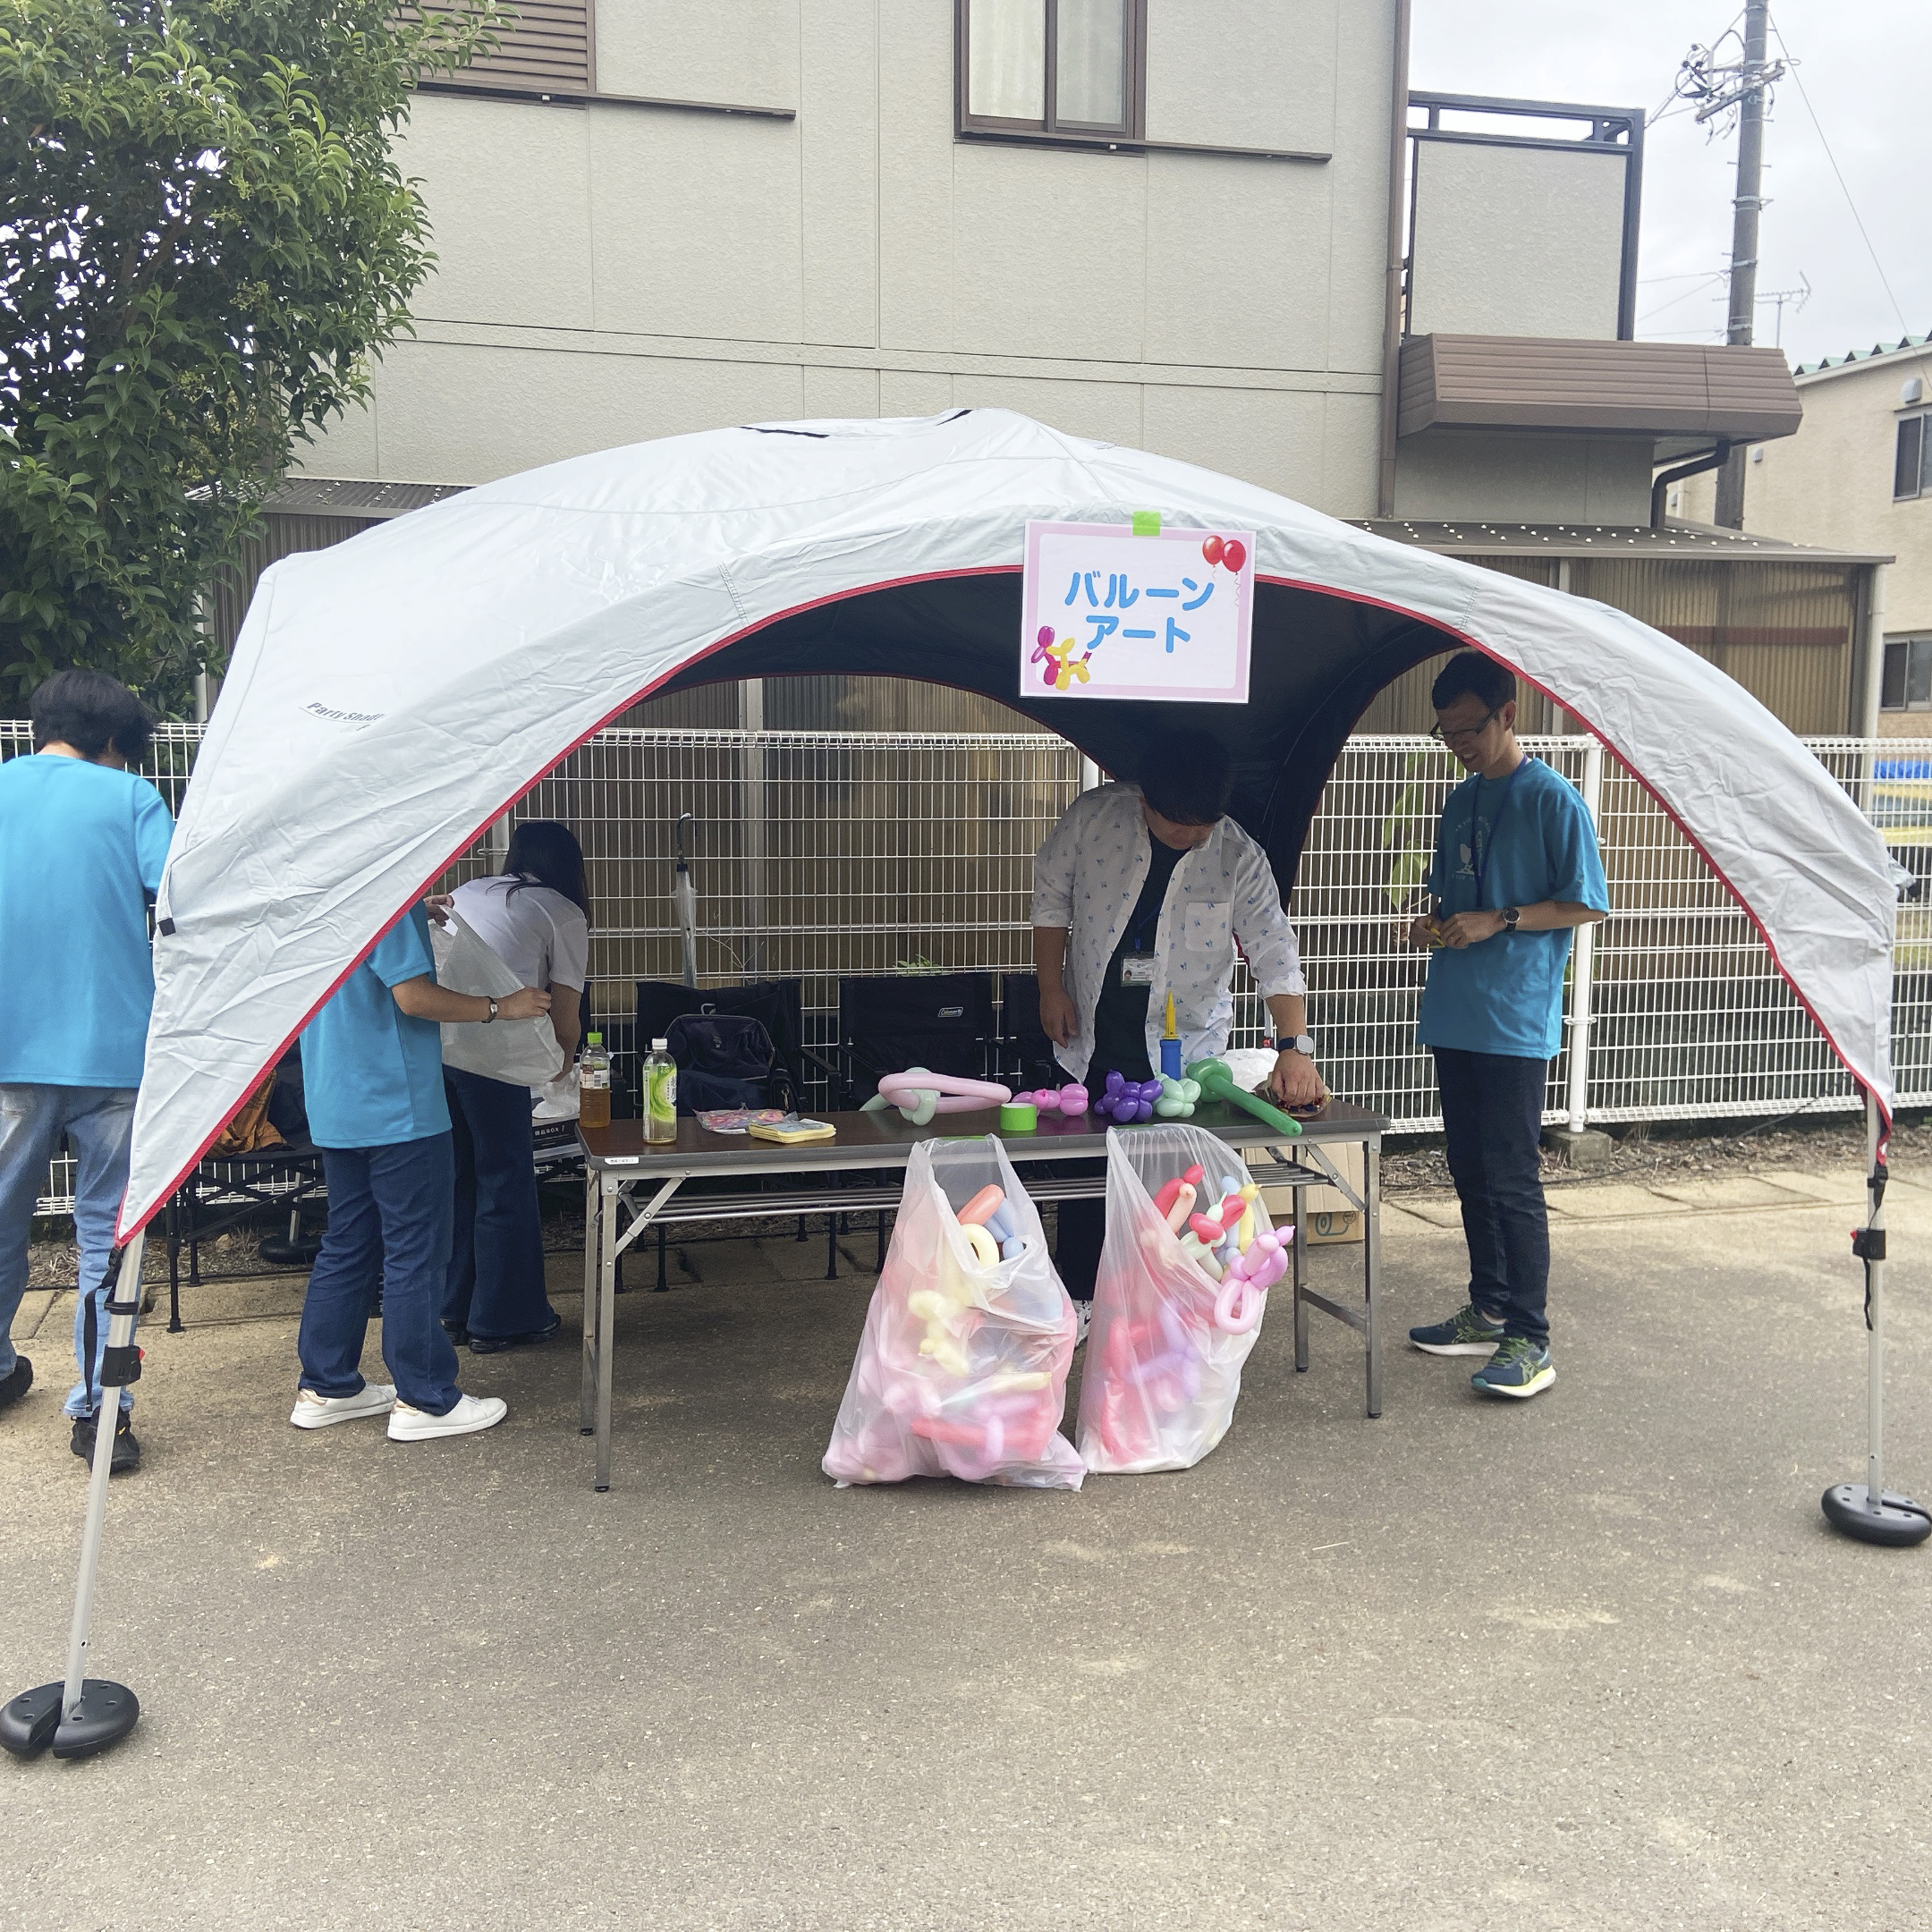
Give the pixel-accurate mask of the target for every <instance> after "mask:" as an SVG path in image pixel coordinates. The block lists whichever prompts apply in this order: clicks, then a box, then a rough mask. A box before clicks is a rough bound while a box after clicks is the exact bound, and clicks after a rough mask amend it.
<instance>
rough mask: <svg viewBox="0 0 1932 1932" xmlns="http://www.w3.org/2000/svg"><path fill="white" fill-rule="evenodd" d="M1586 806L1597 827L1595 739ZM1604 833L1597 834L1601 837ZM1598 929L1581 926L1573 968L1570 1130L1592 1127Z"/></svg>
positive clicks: (1599, 793) (1598, 754)
mask: <svg viewBox="0 0 1932 1932" xmlns="http://www.w3.org/2000/svg"><path fill="white" fill-rule="evenodd" d="M1583 803H1584V805H1585V806H1586V808H1587V809H1589V815H1590V824H1591V826H1597V823H1598V820H1599V818H1600V817H1601V813H1602V804H1603V747H1602V745H1600V744H1599V743H1597V741H1596V739H1594V738H1592V739H1591V740H1590V741H1589V744H1588V745H1586V746H1585V747H1584V750H1583ZM1598 836H1599V838H1600V837H1601V833H1600V832H1599V833H1598ZM1596 945H1597V928H1595V927H1594V926H1579V927H1578V928H1577V929H1576V940H1575V951H1574V952H1573V953H1572V955H1571V967H1570V1013H1569V1025H1570V1131H1571V1132H1572V1133H1573V1134H1580V1133H1581V1132H1582V1131H1583V1130H1584V1128H1585V1127H1587V1126H1588V1125H1589V1054H1590V968H1591V965H1592V963H1593V962H1594V960H1595V956H1596Z"/></svg>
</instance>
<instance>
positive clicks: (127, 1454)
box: [69, 1415, 140, 1476]
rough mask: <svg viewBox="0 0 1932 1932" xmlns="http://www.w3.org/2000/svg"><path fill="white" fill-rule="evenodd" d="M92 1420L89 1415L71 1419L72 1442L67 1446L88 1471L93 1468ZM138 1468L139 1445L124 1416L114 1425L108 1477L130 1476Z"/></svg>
mask: <svg viewBox="0 0 1932 1932" xmlns="http://www.w3.org/2000/svg"><path fill="white" fill-rule="evenodd" d="M94 1436H95V1429H94V1418H93V1417H92V1416H90V1415H83V1416H76V1417H75V1418H74V1419H73V1440H72V1443H71V1444H70V1445H69V1446H70V1447H71V1448H72V1450H73V1453H75V1454H76V1455H77V1456H79V1457H80V1460H81V1461H82V1462H85V1463H86V1464H87V1465H88V1467H89V1469H92V1468H93V1466H94ZM139 1468H140V1444H139V1443H138V1442H136V1441H135V1440H134V1430H133V1428H132V1426H131V1423H130V1422H129V1420H128V1419H127V1417H126V1416H124V1415H123V1417H122V1418H121V1419H119V1420H118V1421H117V1422H116V1423H115V1424H114V1453H113V1454H112V1455H111V1456H110V1457H109V1458H108V1461H107V1473H108V1474H109V1475H110V1476H131V1475H132V1474H133V1473H134V1471H135V1470H138V1469H139Z"/></svg>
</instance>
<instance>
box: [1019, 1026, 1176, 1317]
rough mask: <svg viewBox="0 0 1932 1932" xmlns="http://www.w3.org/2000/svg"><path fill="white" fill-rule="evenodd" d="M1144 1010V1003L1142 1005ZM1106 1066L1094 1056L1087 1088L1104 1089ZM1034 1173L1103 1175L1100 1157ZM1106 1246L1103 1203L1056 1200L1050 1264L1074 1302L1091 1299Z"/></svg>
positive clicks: (1060, 1177)
mask: <svg viewBox="0 0 1932 1932" xmlns="http://www.w3.org/2000/svg"><path fill="white" fill-rule="evenodd" d="M1143 1010H1144V1005H1143ZM1055 1072H1057V1073H1058V1074H1059V1076H1060V1084H1061V1085H1062V1086H1064V1085H1065V1084H1066V1082H1067V1081H1068V1080H1072V1078H1073V1076H1072V1074H1071V1073H1069V1072H1067V1070H1066V1069H1065V1068H1064V1067H1056V1068H1055ZM1107 1072H1108V1067H1107V1065H1106V1062H1105V1061H1103V1060H1101V1059H1100V1058H1099V1057H1098V1056H1096V1058H1095V1059H1094V1061H1093V1063H1092V1064H1091V1065H1090V1066H1089V1067H1088V1069H1087V1090H1088V1092H1089V1093H1094V1094H1097V1093H1101V1092H1104V1091H1105V1090H1106V1077H1107ZM1123 1078H1124V1079H1128V1080H1145V1079H1148V1078H1150V1076H1149V1075H1147V1074H1143V1073H1124V1074H1123ZM1035 1171H1036V1172H1038V1173H1040V1174H1043V1175H1044V1176H1045V1177H1047V1178H1050V1179H1053V1180H1055V1181H1083V1180H1086V1179H1087V1178H1088V1177H1089V1175H1094V1174H1106V1162H1105V1161H1104V1160H1084V1161H1054V1162H1051V1163H1050V1164H1049V1165H1047V1166H1046V1167H1045V1168H1044V1169H1037V1170H1035ZM1105 1247H1106V1201H1105V1200H1104V1199H1095V1200H1063V1201H1062V1202H1061V1203H1060V1210H1059V1232H1058V1233H1056V1235H1055V1238H1054V1267H1055V1270H1056V1271H1057V1272H1058V1274H1059V1276H1060V1279H1061V1280H1062V1281H1063V1282H1064V1283H1065V1284H1066V1292H1067V1293H1068V1294H1069V1295H1071V1296H1072V1298H1073V1300H1074V1301H1092V1300H1093V1293H1094V1284H1095V1281H1096V1279H1097V1276H1098V1275H1099V1273H1100V1250H1102V1249H1103V1248H1105Z"/></svg>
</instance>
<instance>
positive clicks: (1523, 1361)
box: [1470, 1335, 1556, 1402]
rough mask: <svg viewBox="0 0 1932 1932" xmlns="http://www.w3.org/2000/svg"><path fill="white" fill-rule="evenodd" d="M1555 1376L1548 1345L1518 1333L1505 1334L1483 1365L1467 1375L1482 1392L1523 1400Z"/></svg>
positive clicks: (1538, 1392)
mask: <svg viewBox="0 0 1932 1932" xmlns="http://www.w3.org/2000/svg"><path fill="white" fill-rule="evenodd" d="M1555 1379H1556V1365H1555V1363H1554V1362H1553V1361H1551V1360H1550V1352H1549V1351H1548V1349H1546V1348H1544V1347H1541V1346H1539V1345H1538V1343H1534V1342H1531V1341H1530V1340H1528V1339H1527V1338H1526V1337H1524V1336H1522V1335H1509V1336H1506V1337H1505V1338H1504V1343H1503V1346H1502V1347H1501V1348H1499V1349H1498V1350H1497V1351H1496V1353H1495V1354H1494V1355H1493V1356H1492V1357H1491V1358H1490V1359H1489V1361H1488V1363H1487V1366H1486V1367H1484V1368H1481V1369H1478V1370H1477V1371H1476V1373H1475V1374H1474V1375H1472V1376H1471V1377H1470V1387H1471V1388H1473V1389H1475V1390H1476V1391H1477V1392H1478V1393H1479V1394H1483V1395H1508V1396H1511V1397H1513V1398H1514V1399H1515V1400H1516V1401H1518V1402H1523V1401H1525V1400H1527V1399H1528V1398H1529V1397H1530V1396H1531V1395H1540V1394H1542V1393H1543V1391H1544V1390H1545V1389H1546V1388H1547V1387H1548V1386H1549V1385H1550V1384H1551V1383H1552V1382H1554V1381H1555Z"/></svg>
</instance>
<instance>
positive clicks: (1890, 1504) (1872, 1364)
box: [1819, 1092, 1932, 1549]
mask: <svg viewBox="0 0 1932 1932" xmlns="http://www.w3.org/2000/svg"><path fill="white" fill-rule="evenodd" d="M1882 1131H1883V1129H1882V1127H1881V1124H1880V1122H1879V1118H1878V1103H1877V1099H1876V1098H1875V1097H1873V1096H1872V1095H1871V1094H1870V1093H1869V1092H1868V1093H1867V1094H1866V1096H1865V1133H1866V1141H1867V1145H1868V1153H1869V1160H1868V1165H1867V1172H1868V1180H1867V1182H1866V1183H1865V1184H1866V1188H1867V1190H1868V1193H1869V1195H1870V1197H1871V1205H1870V1210H1869V1212H1868V1214H1867V1216H1866V1224H1865V1225H1864V1226H1863V1227H1861V1228H1860V1229H1859V1231H1858V1232H1857V1233H1855V1234H1854V1235H1853V1236H1852V1252H1853V1253H1854V1254H1856V1255H1857V1256H1858V1258H1860V1260H1861V1261H1862V1262H1863V1263H1864V1264H1865V1328H1866V1343H1865V1364H1866V1398H1865V1399H1866V1427H1867V1433H1868V1444H1869V1447H1868V1453H1867V1456H1866V1479H1865V1481H1863V1482H1861V1483H1834V1484H1833V1485H1832V1487H1830V1488H1829V1489H1827V1490H1826V1492H1825V1494H1824V1496H1821V1497H1820V1498H1819V1507H1820V1508H1821V1509H1823V1510H1824V1512H1825V1520H1826V1521H1827V1522H1828V1523H1830V1524H1831V1526H1832V1528H1833V1529H1835V1530H1843V1532H1844V1533H1845V1535H1847V1536H1849V1537H1856V1538H1858V1539H1859V1541H1860V1542H1861V1543H1877V1544H1882V1545H1884V1546H1886V1547H1888V1548H1892V1549H1904V1548H1907V1547H1909V1546H1911V1545H1912V1544H1914V1543H1923V1542H1924V1541H1925V1539H1926V1538H1928V1536H1932V1510H1928V1509H1927V1508H1926V1507H1925V1505H1924V1504H1919V1503H1915V1502H1913V1501H1912V1499H1911V1497H1910V1496H1894V1494H1893V1493H1892V1492H1891V1491H1890V1490H1889V1489H1887V1488H1886V1487H1885V1163H1884V1161H1883V1160H1882V1159H1881V1158H1880V1157H1879V1152H1878V1142H1879V1135H1880V1133H1881V1132H1882Z"/></svg>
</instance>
